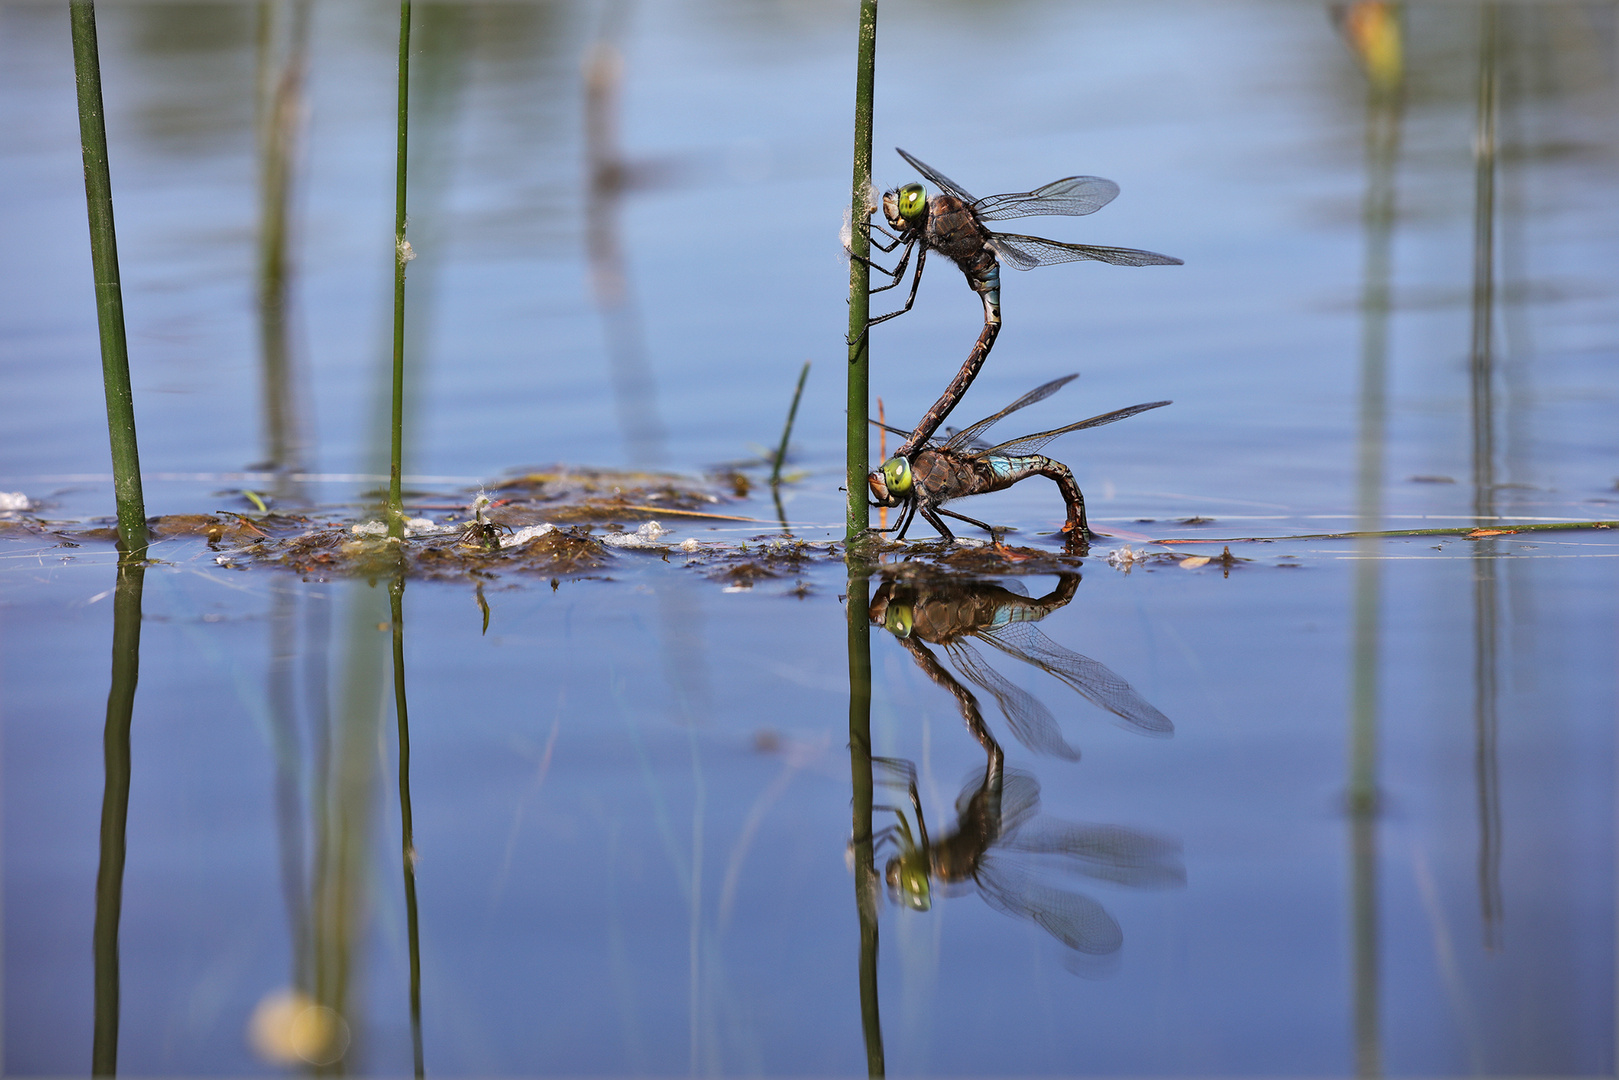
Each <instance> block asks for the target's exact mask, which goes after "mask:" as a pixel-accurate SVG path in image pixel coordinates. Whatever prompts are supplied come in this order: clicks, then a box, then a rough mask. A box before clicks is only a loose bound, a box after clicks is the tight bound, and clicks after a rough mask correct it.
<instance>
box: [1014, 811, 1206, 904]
mask: <svg viewBox="0 0 1619 1080" xmlns="http://www.w3.org/2000/svg"><path fill="white" fill-rule="evenodd" d="M1005 847H1007V848H1008V849H1010V850H1016V851H1026V852H1029V853H1031V854H1035V855H1055V856H1060V857H1061V858H1062V859H1063V860H1064V862H1063V866H1064V868H1065V869H1068V870H1070V871H1072V872H1074V873H1077V874H1083V875H1085V876H1086V877H1092V878H1100V879H1102V880H1103V881H1112V882H1116V883H1118V884H1120V885H1131V886H1136V887H1141V888H1170V887H1174V886H1179V885H1184V884H1186V867H1185V866H1184V865H1183V864H1182V862H1181V845H1180V841H1178V840H1172V839H1170V838H1169V837H1165V836H1155V835H1153V834H1152V833H1147V832H1140V831H1138V830H1136V829H1128V828H1125V827H1124V826H1123V825H1088V824H1075V823H1073V822H1069V821H1062V820H1059V819H1057V818H1050V817H1041V818H1037V819H1035V820H1034V821H1032V822H1030V823H1029V824H1028V825H1025V826H1024V827H1023V828H1021V829H1019V830H1018V831H1017V832H1016V834H1014V835H1013V836H1010V837H1008V838H1007V839H1006V841H1005Z"/></svg>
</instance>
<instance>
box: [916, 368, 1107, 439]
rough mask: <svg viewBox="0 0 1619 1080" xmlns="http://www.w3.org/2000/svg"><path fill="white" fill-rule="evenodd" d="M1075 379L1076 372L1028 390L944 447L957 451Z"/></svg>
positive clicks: (953, 437) (959, 433) (956, 435)
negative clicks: (1013, 414) (1004, 419)
mask: <svg viewBox="0 0 1619 1080" xmlns="http://www.w3.org/2000/svg"><path fill="white" fill-rule="evenodd" d="M1077 378H1079V374H1078V373H1077V372H1076V373H1075V374H1073V375H1064V376H1063V377H1062V378H1060V379H1052V380H1051V381H1050V382H1048V383H1045V384H1044V385H1042V386H1037V387H1035V388H1034V389H1033V390H1030V391H1029V392H1028V393H1027V394H1024V395H1023V396H1022V397H1020V398H1018V399H1017V400H1016V401H1014V402H1012V404H1010V405H1008V406H1007V407H1006V408H1004V409H1002V410H1001V411H1000V412H998V413H995V414H993V415H991V416H986V417H984V418H983V419H982V420H980V421H978V422H977V423H976V424H969V425H968V426H967V427H964V428H962V429H961V430H960V431H958V432H956V433H955V434H954V435H951V436H950V438H949V439H948V440H947V441H946V442H945V444H944V445H945V447H946V448H947V449H951V450H959V449H960V448H961V447H963V446H966V445H967V444H968V443H970V442H972V441H973V440H974V439H976V438H977V437H978V436H980V435H982V434H983V433H984V432H986V431H988V430H989V428H990V425H991V424H994V423H996V422H998V421H999V420H1001V419H1002V418H1003V417H1006V416H1009V415H1011V414H1012V413H1015V412H1017V411H1018V410H1019V409H1025V408H1028V407H1029V406H1030V405H1033V404H1034V403H1035V402H1037V401H1044V400H1045V399H1046V398H1048V397H1050V396H1051V395H1052V394H1055V393H1056V392H1057V391H1058V390H1061V389H1062V388H1063V387H1065V386H1067V385H1068V384H1069V383H1071V382H1073V381H1074V380H1075V379H1077Z"/></svg>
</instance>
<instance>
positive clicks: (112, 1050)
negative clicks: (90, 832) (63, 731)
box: [90, 559, 146, 1076]
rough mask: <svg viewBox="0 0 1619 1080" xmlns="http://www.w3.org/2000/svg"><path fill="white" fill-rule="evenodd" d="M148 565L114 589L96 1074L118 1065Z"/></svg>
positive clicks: (132, 567) (127, 570)
mask: <svg viewBox="0 0 1619 1080" xmlns="http://www.w3.org/2000/svg"><path fill="white" fill-rule="evenodd" d="M145 582H146V566H145V564H143V563H141V562H139V561H136V560H135V559H125V560H122V561H121V562H120V563H119V566H118V583H117V585H116V586H115V587H114V591H113V601H112V603H113V611H112V685H111V687H110V689H108V691H107V723H106V727H105V728H104V729H103V732H102V737H101V739H102V755H103V758H104V761H105V769H106V782H105V786H104V787H103V789H102V796H101V861H100V865H99V867H98V868H97V870H96V925H95V937H94V941H95V988H96V989H95V1037H94V1042H93V1043H92V1045H91V1050H90V1073H91V1075H92V1076H112V1075H114V1074H115V1073H117V1071H118V1008H119V1006H118V995H119V974H118V924H119V921H120V919H121V917H122V914H123V907H124V852H125V844H124V836H125V830H126V826H127V824H128V821H129V776H130V761H129V728H130V718H131V717H132V716H133V714H134V711H135V684H136V683H137V682H138V681H139V680H140V671H141V592H142V588H143V586H144V585H145Z"/></svg>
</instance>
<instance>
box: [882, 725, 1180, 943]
mask: <svg viewBox="0 0 1619 1080" xmlns="http://www.w3.org/2000/svg"><path fill="white" fill-rule="evenodd" d="M982 740H983V741H985V742H986V743H987V749H988V751H989V761H988V763H987V764H986V766H985V768H984V771H983V774H982V775H981V776H977V775H975V776H974V777H973V778H972V779H971V780H970V781H969V782H968V784H967V786H966V787H965V788H963V789H962V792H961V795H960V797H959V798H957V800H956V827H955V829H954V830H953V831H951V832H949V833H946V834H945V835H944V836H942V837H941V838H940V839H938V840H934V841H930V840H929V838H928V832H927V822H926V820H925V819H924V818H923V816H922V800H921V798H920V796H919V795H918V792H917V786H916V766H914V765H913V764H911V763H910V762H909V761H905V760H903V759H899V758H873V759H872V762H873V764H876V765H880V766H881V767H882V768H883V770H884V771H885V772H887V773H888V774H889V777H890V778H887V779H884V780H883V783H885V784H889V785H891V786H895V787H903V788H904V789H905V791H906V793H907V795H908V797H909V802H910V808H911V813H912V814H914V815H915V820H916V832H915V833H913V832H912V831H911V828H910V824H909V822H908V821H907V820H906V816H905V811H904V809H902V808H900V807H897V806H880V807H876V808H875V809H882V810H887V811H890V812H892V813H893V814H894V815H895V817H896V818H897V822H896V824H894V825H892V826H890V827H889V828H887V829H884V830H882V831H881V832H879V833H878V834H877V842H878V844H879V845H891V846H893V847H894V848H895V849H896V854H895V855H893V856H892V857H891V858H890V859H889V860H888V865H887V866H886V867H885V869H884V878H885V879H886V881H887V882H888V888H889V892H890V895H892V896H893V897H894V899H895V900H896V901H898V902H900V903H903V904H904V905H905V906H906V907H908V908H910V909H912V910H913V911H926V910H928V908H930V907H931V906H932V904H933V890H934V885H935V883H937V885H938V891H939V893H940V894H941V895H944V896H951V895H957V894H960V893H965V892H967V891H970V890H973V889H976V890H977V892H978V895H980V896H982V897H983V898H984V901H985V902H986V903H987V904H989V906H990V907H992V908H994V909H995V910H997V911H1000V912H1002V913H1004V914H1007V915H1011V916H1014V917H1016V918H1020V919H1028V920H1029V921H1030V922H1033V923H1035V924H1036V925H1038V926H1039V927H1040V928H1041V929H1043V930H1045V931H1046V932H1047V933H1049V934H1050V935H1051V936H1052V937H1054V938H1056V939H1057V940H1058V941H1060V942H1062V943H1063V944H1064V945H1066V946H1068V948H1070V949H1072V950H1074V952H1075V953H1076V954H1078V955H1076V956H1074V957H1072V958H1071V963H1072V965H1073V966H1075V967H1076V968H1082V967H1084V966H1085V961H1086V960H1088V959H1094V958H1096V957H1103V956H1107V955H1109V954H1111V953H1115V952H1117V951H1118V950H1119V947H1120V946H1121V945H1123V944H1124V931H1123V930H1121V929H1120V928H1119V924H1118V921H1117V920H1116V919H1114V918H1113V916H1112V915H1110V914H1108V911H1107V909H1106V908H1104V907H1103V906H1102V905H1101V904H1100V903H1098V902H1097V901H1096V900H1094V899H1092V898H1091V897H1089V896H1086V895H1085V894H1084V893H1078V892H1073V891H1071V890H1068V889H1064V888H1061V887H1059V886H1056V885H1052V884H1049V883H1048V882H1047V881H1046V880H1044V879H1045V878H1047V877H1049V876H1051V875H1052V874H1054V873H1062V872H1066V873H1070V874H1078V875H1081V876H1084V877H1089V878H1094V879H1098V880H1102V881H1111V882H1113V883H1114V884H1118V885H1126V886H1134V887H1138V888H1167V887H1173V886H1178V885H1184V884H1185V883H1186V870H1185V868H1184V866H1183V864H1182V862H1181V846H1180V843H1179V842H1178V841H1175V840H1172V839H1170V838H1168V837H1163V836H1155V835H1153V834H1151V833H1147V832H1142V831H1140V830H1137V829H1130V828H1126V827H1124V826H1122V825H1099V824H1081V823H1076V822H1070V821H1062V820H1060V819H1057V818H1053V817H1046V816H1037V815H1038V811H1039V807H1040V784H1039V782H1038V781H1037V780H1035V778H1034V777H1033V776H1031V775H1030V774H1028V773H1026V772H1023V771H1021V770H1019V769H1008V768H1006V766H1005V759H1004V756H1003V755H1002V753H1001V748H1000V747H999V746H998V745H997V744H996V743H995V741H994V739H992V738H990V737H989V733H988V732H987V731H985V732H983V733H982Z"/></svg>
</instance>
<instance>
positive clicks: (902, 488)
mask: <svg viewBox="0 0 1619 1080" xmlns="http://www.w3.org/2000/svg"><path fill="white" fill-rule="evenodd" d="M866 483H867V484H869V485H871V494H872V497H873V498H874V499H876V500H877V505H878V506H898V505H899V504H900V503H901V502H903V501H904V500H905V498H906V497H907V496H909V495H910V493H911V463H910V462H909V461H906V460H905V459H904V458H902V457H891V458H889V459H888V460H887V461H885V462H883V467H882V468H880V469H878V470H876V471H875V472H872V473H870V474H868V475H867V477H866Z"/></svg>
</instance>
